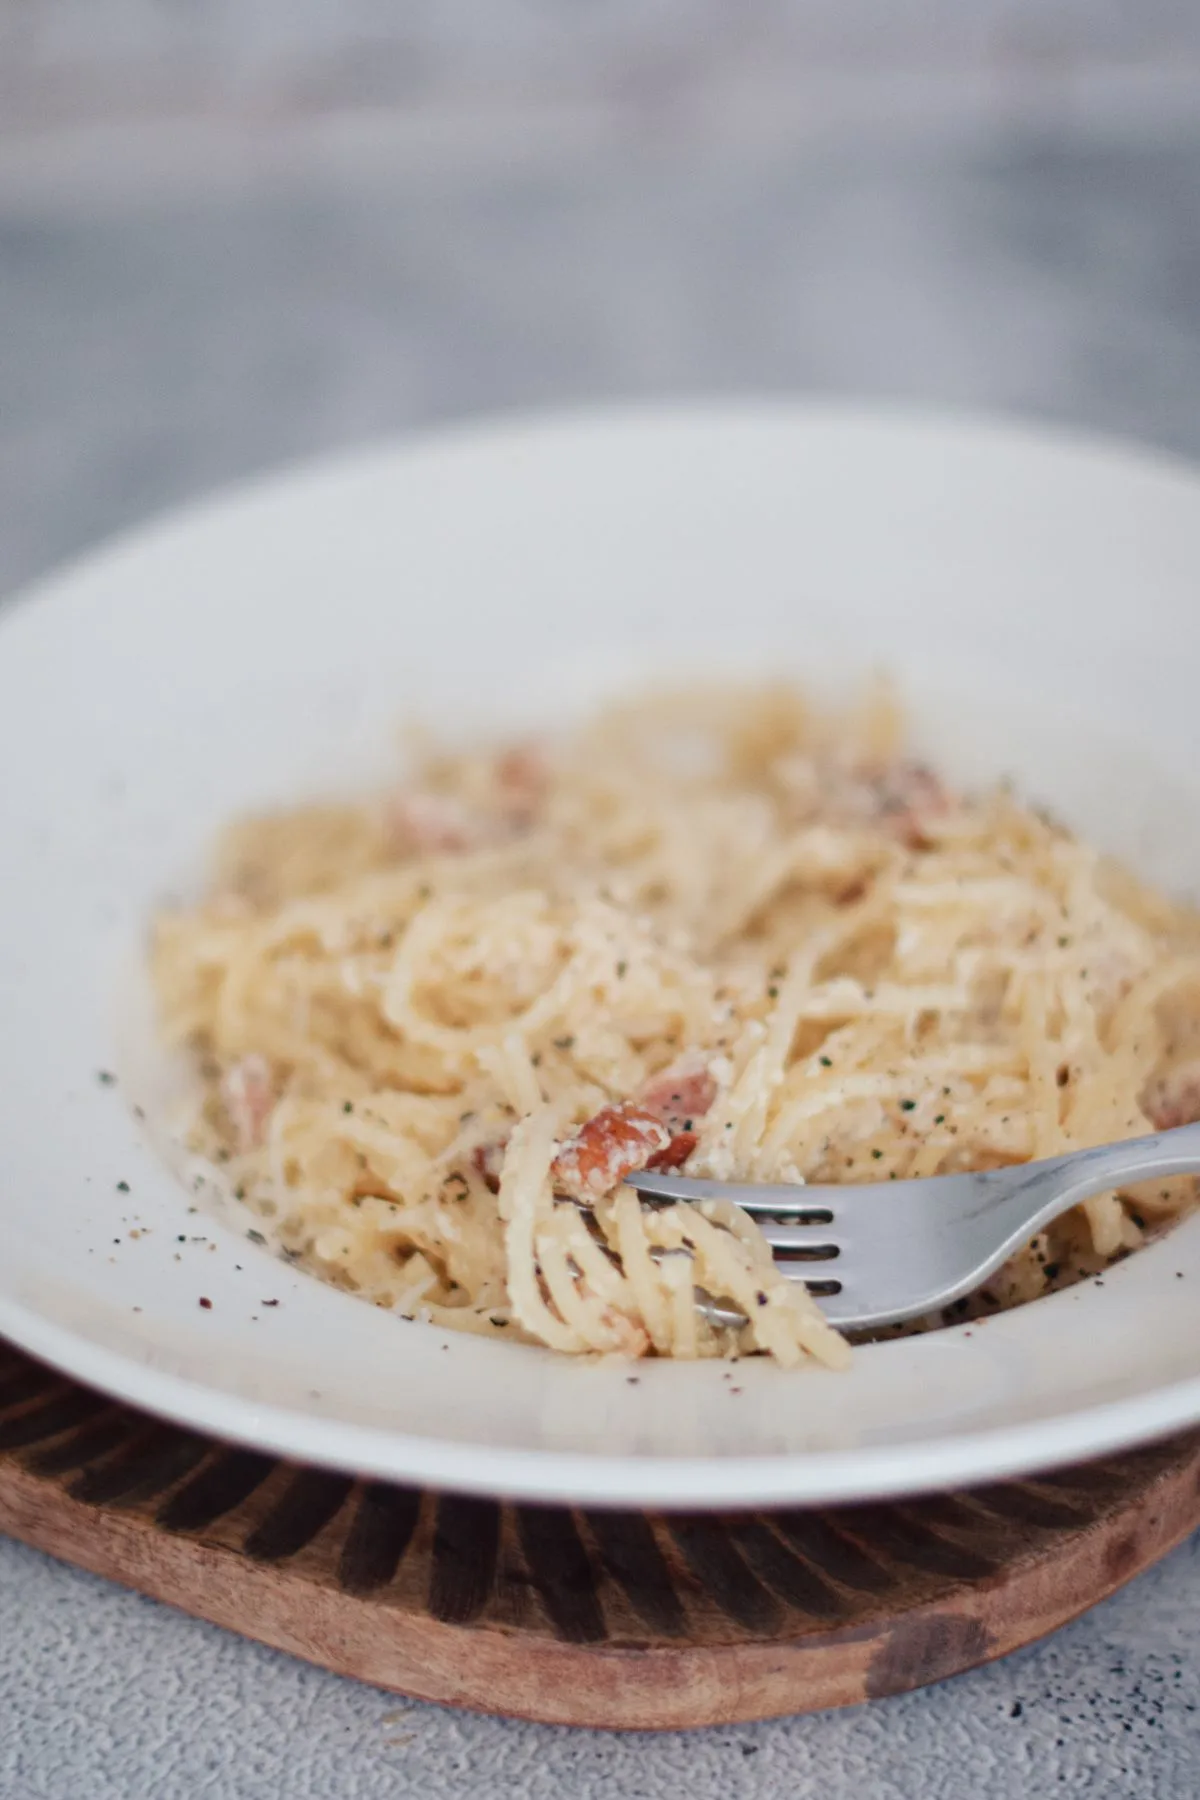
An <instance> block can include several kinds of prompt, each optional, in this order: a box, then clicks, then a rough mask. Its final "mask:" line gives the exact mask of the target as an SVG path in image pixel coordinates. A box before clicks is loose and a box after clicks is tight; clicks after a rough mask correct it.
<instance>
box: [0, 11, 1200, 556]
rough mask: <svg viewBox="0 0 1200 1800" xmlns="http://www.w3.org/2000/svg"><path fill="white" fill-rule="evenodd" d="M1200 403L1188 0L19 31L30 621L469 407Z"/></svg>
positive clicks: (1, 488) (125, 18)
mask: <svg viewBox="0 0 1200 1800" xmlns="http://www.w3.org/2000/svg"><path fill="white" fill-rule="evenodd" d="M1198 381H1200V7H1198V6H1196V5H1195V3H1194V0H852V3H848V0H407V3H403V0H337V3H335V0H0V590H3V589H9V588H11V587H12V586H13V585H15V584H17V583H19V582H20V581H21V580H23V579H24V578H26V577H28V576H30V575H33V574H35V573H36V572H37V571H39V570H41V569H44V568H45V567H46V566H47V565H49V564H50V563H52V562H54V561H55V560H57V559H58V558H60V557H61V556H63V555H66V554H69V553H71V552H74V551H76V550H78V549H80V548H82V547H84V546H86V545H87V544H89V543H91V542H93V541H95V540H96V539H97V538H98V537H100V536H102V535H103V534H105V533H106V532H108V531H110V530H112V529H113V528H115V527H117V526H120V525H122V524H125V523H127V522H129V521H131V520H134V519H137V518H139V517H141V516H143V515H145V514H147V513H150V512H152V511H155V510H157V509H159V508H161V507H162V506H164V505H166V504H169V503H171V502H173V501H176V500H179V499H182V498H184V497H186V496H188V495H191V494H193V493H196V492H200V491H204V490H208V489H211V488H212V487H214V486H216V485H220V484H221V483H224V482H226V481H228V480H230V479H233V478H235V477H237V476H239V475H242V474H244V473H246V472H248V471H251V470H255V469H259V468H262V467H264V466H268V465H271V464H273V463H276V462H278V461H280V460H284V459H291V458H296V457H304V456H309V455H312V454H314V453H318V452H320V451H322V450H325V449H327V448H329V447H332V446H336V445H339V444H343V443H346V442H349V441H352V440H355V439H358V438H361V437H363V436H367V435H374V434H378V433H383V432H389V431H394V430H398V429H402V428H405V427H408V426H411V425H413V424H419V423H422V422H424V421H426V420H430V419H436V418H439V417H445V416H449V415H460V414H463V413H469V412H473V411H477V410H480V409H494V408H497V407H514V406H522V405H526V404H536V405H539V406H542V405H547V404H553V403H556V402H561V401H568V400H577V399H581V398H589V397H592V396H613V395H652V394H659V393H663V394H665V393H678V392H695V391H703V390H710V391H712V390H720V391H730V390H741V391H747V390H749V391H754V390H759V389H764V388H766V389H778V388H784V389H792V390H796V389H799V390H803V389H821V390H825V391H830V390H851V391H856V392H860V393H862V392H866V393H881V394H889V395H903V396H911V397H913V398H916V399H923V400H930V401H936V402H940V403H949V404H954V405H968V406H994V407H996V406H998V407H1008V408H1016V409H1019V410H1022V411H1025V412H1032V413H1038V414H1043V415H1046V416H1050V417H1054V418H1060V419H1068V420H1072V421H1076V422H1080V423H1084V424H1092V425H1097V426H1101V427H1106V428H1112V429H1116V430H1120V431H1125V432H1128V433H1132V434H1134V435H1135V436H1139V437H1142V438H1145V439H1148V440H1152V441H1155V442H1158V443H1161V444H1165V445H1169V446H1172V447H1174V448H1177V449H1181V450H1184V451H1195V450H1198V449H1200V407H1198V406H1197V404H1196V402H1197V392H1198Z"/></svg>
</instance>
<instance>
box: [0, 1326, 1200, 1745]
mask: <svg viewBox="0 0 1200 1800" xmlns="http://www.w3.org/2000/svg"><path fill="white" fill-rule="evenodd" d="M1197 1523H1200V1433H1191V1434H1189V1435H1187V1436H1186V1437H1179V1438H1174V1439H1172V1440H1170V1441H1168V1442H1166V1443H1162V1444H1158V1445H1153V1446H1151V1447H1149V1448H1146V1449H1142V1450H1138V1451H1134V1452H1130V1453H1129V1454H1127V1455H1123V1456H1117V1457H1112V1458H1109V1459H1108V1460H1106V1461H1104V1462H1101V1463H1098V1464H1089V1465H1087V1466H1085V1467H1080V1468H1075V1469H1069V1470H1065V1471H1062V1472H1059V1473H1056V1474H1053V1475H1047V1476H1043V1477H1041V1478H1039V1479H1038V1480H1035V1481H1026V1482H1011V1483H1004V1484H1001V1485H995V1486H991V1487H985V1488H979V1489H976V1490H974V1491H968V1492H964V1493H961V1494H941V1495H936V1496H933V1497H931V1498H929V1499H926V1500H917V1501H906V1502H904V1503H902V1504H897V1505H893V1506H887V1505H872V1506H858V1507H834V1508H823V1509H819V1510H816V1511H785V1512H777V1513H747V1514H736V1515H721V1516H716V1515H695V1516H684V1515H656V1514H643V1513H605V1512H594V1511H582V1510H572V1509H569V1508H563V1507H537V1506H516V1507H514V1506H502V1505H497V1504H493V1503H492V1502H490V1501H486V1500H479V1499H469V1498H465V1497H461V1496H454V1495H441V1496H439V1495H434V1494H429V1493H420V1492H418V1491H416V1490H415V1489H408V1488H402V1487H395V1486H392V1485H390V1484H388V1483H385V1482H377V1481H355V1480H353V1479H352V1478H350V1477H348V1476H342V1475H336V1474H331V1473H329V1472H327V1471H324V1470H318V1469H306V1468H298V1467H296V1466H294V1465H291V1464H287V1463H283V1462H280V1461H278V1460H277V1459H275V1458H273V1457H270V1456H267V1455H264V1454H262V1453H260V1452H257V1451H253V1450H247V1449H240V1448H235V1447H233V1446H230V1445H226V1444H221V1443H218V1442H215V1441H212V1440H210V1439H207V1438H204V1437H201V1436H199V1435H198V1434H196V1433H195V1432H191V1431H187V1430H184V1429H182V1428H177V1427H175V1426H171V1425H166V1424H163V1423H161V1422H158V1421H155V1420H151V1419H148V1418H147V1417H145V1416H144V1415H143V1414H140V1413H138V1412H136V1411H134V1410H133V1409H132V1408H128V1407H124V1406H121V1405H119V1404H116V1403H114V1402H111V1401H108V1400H105V1399H103V1398H101V1397H100V1396H98V1395H94V1394H91V1393H90V1392H88V1390H86V1389H84V1388H81V1387H79V1386H77V1385H76V1384H74V1383H72V1382H70V1381H66V1380H64V1379H62V1378H61V1377H59V1376H57V1375H54V1374H52V1373H51V1372H50V1371H48V1370H44V1369H41V1368H39V1367H38V1366H37V1365H35V1364H34V1363H32V1362H30V1361H29V1360H28V1359H27V1358H25V1357H24V1356H23V1355H21V1354H20V1353H18V1352H17V1351H15V1350H10V1349H8V1348H7V1347H6V1346H2V1345H0V1529H3V1530H4V1531H6V1532H8V1533H9V1534H10V1535H12V1536H14V1537H18V1538H22V1539H24V1540H25V1541H26V1542H27V1543H30V1544H33V1545H36V1546H37V1547H38V1548H39V1549H42V1550H46V1551H49V1552H50V1553H51V1554H52V1555H55V1556H60V1557H62V1558H64V1559H65V1560H67V1561H69V1562H72V1563H76V1564H78V1565H80V1566H81V1567H83V1568H87V1569H91V1570H93V1571H95V1572H96V1573H97V1574H100V1575H104V1576H107V1577H108V1578H110V1579H111V1580H114V1581H119V1582H122V1583H124V1584H125V1585H126V1586H128V1587H132V1588H136V1589H138V1590H139V1591H141V1592H142V1593H146V1594H150V1595H153V1596H154V1597H155V1598H157V1599H160V1600H165V1601H168V1602H169V1603H170V1604H172V1605H175V1606H178V1607H181V1608H183V1609H184V1610H185V1611H187V1612H191V1613H194V1614H197V1615H198V1616H200V1617H202V1618H205V1619H209V1620H212V1621H213V1622H214V1623H216V1624H218V1625H223V1626H225V1627H227V1628H228V1629H230V1630H233V1631H240V1632H242V1633H244V1634H245V1635H246V1636H248V1637H253V1638H257V1639H259V1640H260V1641H261V1642H263V1643H266V1644H270V1645H273V1646H274V1647H276V1648H277V1649H281V1650H286V1651H289V1652H290V1653H291V1654H293V1655H295V1656H300V1657H304V1658H307V1659H308V1660H309V1661H311V1662H315V1663H319V1664H321V1665H323V1666H324V1667H326V1668H329V1669H333V1670H335V1671H337V1672H338V1673H341V1674H346V1675H352V1676H356V1677H358V1678H360V1679H362V1680H365V1681H371V1682H374V1683H376V1684H378V1685H380V1686H382V1687H387V1688H392V1689H395V1690H396V1691H397V1692H400V1693H404V1694H411V1695H416V1696H419V1697H420V1698H423V1699H429V1700H439V1701H443V1702H446V1703H448V1704H450V1705H456V1706H468V1707H473V1708H476V1709H480V1710H485V1711H492V1712H499V1713H511V1714H518V1715H521V1716H523V1717H526V1718H533V1719H541V1720H547V1721H551V1722H554V1723H560V1724H576V1725H591V1726H615V1727H624V1728H646V1729H664V1728H671V1727H681V1726H691V1725H707V1724H717V1723H732V1722H733V1721H736V1720H742V1719H755V1718H764V1717H769V1716H771V1715H774V1714H779V1713H789V1712H803V1711H815V1710H818V1709H820V1708H824V1707H832V1706H846V1705H851V1704H853V1703H855V1702H858V1701H862V1700H868V1699H872V1698H876V1697H879V1696H882V1695H886V1694H895V1693H901V1692H903V1691H905V1690H907V1689H910V1688H914V1687H919V1686H922V1685H923V1684H925V1683H928V1682H932V1681H940V1680H943V1679H944V1678H945V1677H947V1676H950V1675H955V1674H958V1673H959V1672H960V1671H961V1670H964V1669H968V1668H971V1667H973V1666H974V1665H976V1664H977V1663H980V1662H984V1661H987V1660H988V1659H990V1658H992V1657H996V1656H1002V1655H1004V1654H1005V1653H1006V1652H1008V1651H1010V1650H1013V1649H1016V1648H1017V1647H1018V1646H1020V1645H1023V1644H1027V1643H1030V1642H1032V1641H1033V1640H1034V1639H1035V1638H1038V1637H1041V1636H1043V1635H1045V1634H1046V1633H1047V1632H1049V1631H1053V1630H1054V1629H1055V1628H1056V1627H1057V1626H1058V1625H1061V1624H1063V1623H1064V1622H1065V1621H1066V1620H1067V1619H1070V1618H1072V1617H1074V1616H1075V1615H1076V1614H1077V1613H1079V1612H1082V1611H1083V1610H1085V1609H1086V1608H1087V1607H1089V1606H1091V1605H1093V1604H1094V1603H1095V1602H1096V1601H1097V1600H1099V1599H1101V1598H1102V1597H1103V1596H1104V1595H1106V1594H1108V1593H1111V1592H1112V1590H1113V1589H1114V1588H1116V1587H1118V1586H1120V1585H1121V1583H1122V1582H1124V1581H1127V1580H1128V1579H1129V1578H1130V1577H1131V1576H1132V1575H1134V1574H1136V1573H1137V1572H1138V1570H1140V1569H1143V1568H1145V1567H1146V1566H1147V1565H1148V1564H1150V1563H1152V1562H1153V1561H1155V1560H1156V1559H1157V1558H1158V1557H1160V1556H1162V1555H1164V1554H1165V1552H1166V1551H1167V1550H1169V1549H1170V1548H1171V1547H1172V1546H1173V1545H1174V1544H1176V1543H1178V1542H1179V1540H1180V1539H1181V1538H1183V1537H1184V1536H1185V1535H1186V1534H1187V1533H1188V1532H1189V1531H1190V1530H1191V1529H1192V1528H1193V1527H1194V1526H1195V1525H1196V1524H1197Z"/></svg>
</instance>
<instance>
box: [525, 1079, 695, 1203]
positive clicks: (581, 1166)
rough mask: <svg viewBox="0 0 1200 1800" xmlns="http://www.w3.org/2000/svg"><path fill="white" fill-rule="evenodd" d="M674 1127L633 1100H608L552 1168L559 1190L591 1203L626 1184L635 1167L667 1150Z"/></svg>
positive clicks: (565, 1146)
mask: <svg viewBox="0 0 1200 1800" xmlns="http://www.w3.org/2000/svg"><path fill="white" fill-rule="evenodd" d="M670 1142H671V1133H670V1131H669V1130H668V1129H667V1127H666V1126H665V1125H664V1124H663V1122H662V1120H661V1119H658V1118H656V1117H655V1115H654V1114H653V1113H651V1112H647V1111H645V1109H644V1108H642V1107H640V1106H634V1105H632V1104H631V1103H630V1102H629V1101H628V1100H625V1101H622V1102H621V1104H620V1105H619V1106H605V1107H602V1108H601V1110H600V1111H599V1112H598V1113H596V1115H595V1116H594V1117H593V1118H591V1119H589V1120H588V1122H587V1124H586V1125H584V1126H582V1127H581V1128H580V1130H579V1131H578V1132H577V1133H576V1135H575V1136H574V1137H573V1138H572V1139H571V1140H570V1142H569V1143H566V1144H564V1145H563V1147H562V1149H561V1150H560V1151H559V1153H558V1155H557V1156H556V1157H555V1159H554V1161H553V1163H552V1164H551V1168H550V1176H551V1180H552V1181H553V1183H554V1187H555V1191H556V1192H557V1193H560V1194H567V1195H569V1196H570V1197H571V1199H573V1200H578V1201H580V1202H582V1203H583V1204H584V1205H586V1206H591V1205H593V1204H594V1203H595V1202H596V1201H597V1200H602V1199H603V1198H604V1196H605V1194H611V1193H612V1191H613V1189H614V1188H617V1187H620V1185H621V1183H622V1182H623V1181H624V1180H625V1177H626V1176H627V1175H632V1174H633V1172H634V1170H635V1169H644V1168H646V1166H647V1165H648V1164H649V1162H650V1159H651V1158H652V1157H654V1156H657V1155H659V1154H660V1153H661V1152H662V1151H664V1150H666V1149H667V1148H668V1147H669V1145H670Z"/></svg>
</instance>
